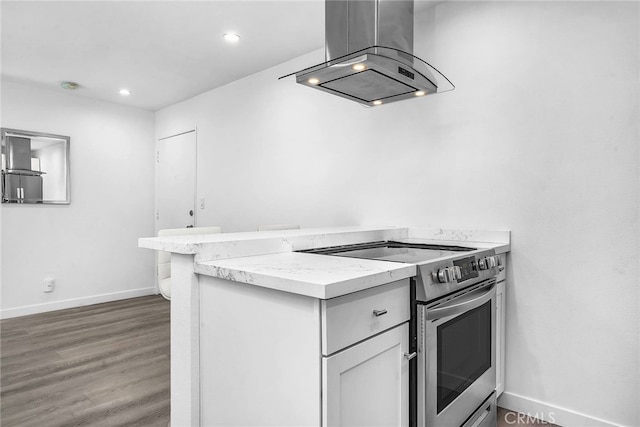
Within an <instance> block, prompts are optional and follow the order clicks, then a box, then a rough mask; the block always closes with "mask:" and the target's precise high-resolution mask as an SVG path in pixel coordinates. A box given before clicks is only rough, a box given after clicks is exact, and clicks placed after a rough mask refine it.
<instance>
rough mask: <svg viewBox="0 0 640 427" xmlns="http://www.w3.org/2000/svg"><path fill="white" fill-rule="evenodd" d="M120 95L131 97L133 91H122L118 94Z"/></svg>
mask: <svg viewBox="0 0 640 427" xmlns="http://www.w3.org/2000/svg"><path fill="white" fill-rule="evenodd" d="M118 93H119V94H120V95H122V96H129V95H131V91H130V90H129V89H120V92H118Z"/></svg>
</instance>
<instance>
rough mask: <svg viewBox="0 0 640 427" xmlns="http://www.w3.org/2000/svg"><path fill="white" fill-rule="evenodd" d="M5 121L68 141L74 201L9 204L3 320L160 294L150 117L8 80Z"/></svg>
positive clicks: (4, 233)
mask: <svg viewBox="0 0 640 427" xmlns="http://www.w3.org/2000/svg"><path fill="white" fill-rule="evenodd" d="M2 126H3V127H8V128H13V129H21V130H29V131H36V132H45V133H53V134H58V135H67V136H70V137H71V153H70V167H71V204H70V205H62V206H54V205H21V206H15V205H2V264H1V266H2V284H1V295H0V296H1V308H2V316H3V317H8V316H15V315H22V314H29V313H33V312H39V311H47V310H52V309H58V308H65V307H70V306H76V305H83V304H88V303H95V302H102V301H107V300H111V299H120V298H128V297H132V296H138V295H145V294H151V293H153V292H154V254H153V252H152V251H148V250H144V249H139V248H138V244H137V239H138V238H139V237H141V236H152V235H153V232H154V228H153V221H154V219H153V218H154V217H153V209H154V196H153V188H154V164H153V159H154V152H153V133H154V115H153V113H152V112H149V111H145V110H141V109H137V108H128V107H124V106H119V105H115V104H109V103H106V102H100V101H94V100H91V99H88V98H83V97H79V96H71V95H67V94H64V93H59V92H56V91H51V90H45V89H39V88H33V87H29V86H25V85H21V84H16V83H9V82H3V83H2ZM45 277H52V278H54V279H55V280H56V286H55V290H54V292H52V293H43V291H42V282H43V279H44V278H45Z"/></svg>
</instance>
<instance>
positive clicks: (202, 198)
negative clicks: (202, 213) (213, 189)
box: [200, 197, 204, 209]
mask: <svg viewBox="0 0 640 427" xmlns="http://www.w3.org/2000/svg"><path fill="white" fill-rule="evenodd" d="M200 209H204V197H200Z"/></svg>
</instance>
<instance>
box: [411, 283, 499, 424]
mask: <svg viewBox="0 0 640 427" xmlns="http://www.w3.org/2000/svg"><path fill="white" fill-rule="evenodd" d="M495 283H496V282H495V279H490V280H486V281H484V282H481V283H478V284H476V285H473V286H471V287H469V288H466V289H464V290H462V291H460V292H456V293H454V294H453V295H450V296H448V297H446V298H442V299H440V300H438V301H436V302H433V303H428V304H419V305H418V322H419V326H418V329H419V330H418V399H417V400H418V425H419V426H429V427H440V426H447V427H449V426H462V425H473V426H481V425H482V426H485V425H486V426H490V425H493V426H495V425H496V415H495V414H496V413H495V405H489V410H488V411H486V410H485V411H480V412H477V410H478V409H479V407H480V406H482V405H483V404H484V403H485V400H487V399H488V397H490V396H491V395H492V393H493V391H494V390H495V387H496V372H495V362H496V354H495V330H496V329H495V328H496V326H495V316H496V314H495V313H496V289H495ZM494 399H495V397H494ZM474 416H475V417H476V418H477V420H474V419H473V418H474ZM475 421H478V423H477V424H475Z"/></svg>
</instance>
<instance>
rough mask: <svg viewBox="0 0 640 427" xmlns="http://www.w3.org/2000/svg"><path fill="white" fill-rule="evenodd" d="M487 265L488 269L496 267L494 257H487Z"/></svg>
mask: <svg viewBox="0 0 640 427" xmlns="http://www.w3.org/2000/svg"><path fill="white" fill-rule="evenodd" d="M487 264H488V265H489V268H496V266H497V263H496V257H494V256H490V257H487Z"/></svg>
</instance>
